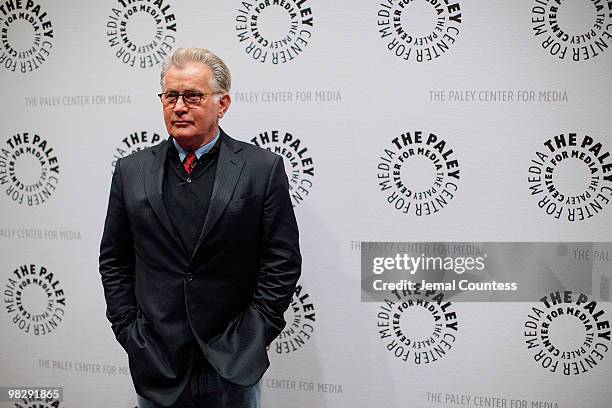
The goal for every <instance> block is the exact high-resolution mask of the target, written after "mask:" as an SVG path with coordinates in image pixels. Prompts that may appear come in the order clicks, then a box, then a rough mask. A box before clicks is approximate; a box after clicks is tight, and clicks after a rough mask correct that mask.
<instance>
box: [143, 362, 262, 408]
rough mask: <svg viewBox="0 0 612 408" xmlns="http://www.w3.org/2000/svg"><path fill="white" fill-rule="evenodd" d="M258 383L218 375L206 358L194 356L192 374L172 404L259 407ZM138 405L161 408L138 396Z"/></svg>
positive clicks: (200, 407)
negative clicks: (232, 380) (247, 382)
mask: <svg viewBox="0 0 612 408" xmlns="http://www.w3.org/2000/svg"><path fill="white" fill-rule="evenodd" d="M260 400H261V387H260V383H257V384H255V385H253V386H250V387H244V386H242V385H237V384H234V383H231V382H229V381H228V380H226V379H225V378H223V377H221V376H220V375H219V374H217V372H216V371H215V369H214V368H212V366H211V365H210V364H209V363H208V362H207V361H206V359H204V358H202V357H199V358H196V360H195V362H194V366H193V370H192V371H191V378H190V381H189V383H188V384H187V386H186V387H185V390H184V391H183V393H182V394H181V396H180V398H179V399H178V401H177V402H176V403H175V404H174V405H173V406H172V407H173V408H260ZM138 407H139V408H162V407H161V405H158V404H156V403H154V402H151V401H149V400H146V399H144V398H142V397H141V396H140V395H139V396H138Z"/></svg>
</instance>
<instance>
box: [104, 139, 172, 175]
mask: <svg viewBox="0 0 612 408" xmlns="http://www.w3.org/2000/svg"><path fill="white" fill-rule="evenodd" d="M161 141H162V137H161V135H160V134H159V133H156V132H147V131H146V130H141V131H138V132H134V133H130V135H129V136H127V137H125V138H124V139H123V140H121V144H120V145H119V146H118V147H117V148H116V149H115V153H114V154H113V162H112V163H111V164H112V170H114V168H115V164H117V160H119V159H121V158H123V157H126V156H129V155H130V154H132V153H135V152H138V151H140V150H144V149H146V148H147V147H151V146H154V145H156V144H158V143H159V142H161Z"/></svg>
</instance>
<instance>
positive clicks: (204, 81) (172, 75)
mask: <svg viewBox="0 0 612 408" xmlns="http://www.w3.org/2000/svg"><path fill="white" fill-rule="evenodd" d="M212 75H213V74H212V70H211V69H210V68H209V67H208V66H207V65H205V64H202V63H199V62H186V63H185V64H184V65H183V66H182V67H177V66H172V67H170V69H168V71H167V72H166V76H165V77H164V92H178V93H180V94H182V93H183V92H186V91H192V92H199V93H202V94H204V95H203V96H202V100H201V101H200V104H199V105H197V106H188V105H186V104H185V102H184V101H183V98H182V97H179V98H178V100H177V102H176V105H174V106H172V105H170V106H164V108H163V109H164V121H165V122H166V128H167V130H168V133H169V134H170V135H171V136H172V137H173V138H174V139H176V141H177V142H178V143H179V144H180V145H181V146H182V147H183V148H184V149H188V150H192V149H196V148H198V147H200V146H202V145H204V144H206V143H208V142H210V141H211V140H212V139H213V138H214V137H215V136H216V135H217V131H218V130H219V119H221V118H222V117H223V115H224V114H225V112H226V111H227V109H228V108H229V105H230V97H229V95H227V94H226V95H223V96H222V97H221V99H220V100H219V101H217V98H218V97H219V95H212V92H213V90H212V88H211V78H212Z"/></svg>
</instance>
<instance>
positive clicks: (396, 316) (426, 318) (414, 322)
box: [377, 285, 457, 365]
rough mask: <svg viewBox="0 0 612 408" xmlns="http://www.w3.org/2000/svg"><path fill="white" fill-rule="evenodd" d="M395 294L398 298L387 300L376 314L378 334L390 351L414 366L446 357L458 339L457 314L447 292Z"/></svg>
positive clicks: (418, 291)
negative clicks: (445, 294)
mask: <svg viewBox="0 0 612 408" xmlns="http://www.w3.org/2000/svg"><path fill="white" fill-rule="evenodd" d="M417 286H419V285H417ZM392 293H393V294H394V295H395V298H394V299H393V300H389V299H385V302H384V304H381V306H380V307H379V309H378V314H377V318H378V321H377V328H378V334H379V335H380V339H381V340H382V341H383V342H384V344H385V347H386V349H387V351H388V352H389V353H390V354H391V355H392V356H393V357H395V358H397V359H398V360H401V361H404V362H407V363H408V362H410V363H412V364H414V365H423V364H430V363H433V362H434V361H437V360H440V359H441V358H443V357H444V356H446V354H447V353H448V352H449V351H450V350H451V349H452V348H453V345H454V344H455V340H456V338H457V315H456V314H455V312H454V311H453V310H452V304H451V302H447V301H445V300H444V293H442V292H437V291H435V290H421V289H419V290H415V291H401V292H400V291H392Z"/></svg>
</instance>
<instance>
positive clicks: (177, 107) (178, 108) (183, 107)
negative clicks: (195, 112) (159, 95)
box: [173, 96, 189, 113]
mask: <svg viewBox="0 0 612 408" xmlns="http://www.w3.org/2000/svg"><path fill="white" fill-rule="evenodd" d="M188 110H189V107H188V106H187V104H186V103H185V101H184V100H183V97H182V96H179V98H178V99H177V101H176V103H175V104H174V109H173V111H174V113H185V112H187V111H188Z"/></svg>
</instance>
